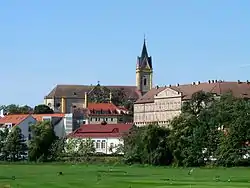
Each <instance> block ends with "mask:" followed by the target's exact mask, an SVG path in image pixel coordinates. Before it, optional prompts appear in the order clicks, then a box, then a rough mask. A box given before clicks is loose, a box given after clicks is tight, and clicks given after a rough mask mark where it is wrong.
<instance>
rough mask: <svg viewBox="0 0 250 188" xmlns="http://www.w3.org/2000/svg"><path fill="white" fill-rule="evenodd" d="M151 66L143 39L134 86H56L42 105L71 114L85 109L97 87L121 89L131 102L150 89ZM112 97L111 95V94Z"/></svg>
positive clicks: (151, 79) (151, 80) (151, 84)
mask: <svg viewBox="0 0 250 188" xmlns="http://www.w3.org/2000/svg"><path fill="white" fill-rule="evenodd" d="M152 86H153V65H152V58H151V56H149V55H148V50H147V46H146V41H145V39H144V42H143V47H142V52H141V56H139V57H137V63H136V81H135V86H112V85H108V86H100V84H99V83H98V84H97V85H56V86H55V88H54V89H53V90H52V91H51V92H49V94H48V95H47V96H45V97H44V104H45V105H47V106H49V107H50V108H52V109H53V110H54V112H60V113H71V112H72V107H76V106H77V107H82V108H84V107H85V98H86V96H91V95H94V93H95V91H96V90H97V88H98V87H99V88H100V87H105V88H107V89H109V90H110V91H112V90H113V89H121V90H123V92H124V93H125V95H126V97H127V98H128V99H130V100H132V101H136V100H138V99H139V98H140V97H141V96H143V95H144V94H145V93H147V92H148V91H149V90H151V89H152ZM111 95H112V93H111Z"/></svg>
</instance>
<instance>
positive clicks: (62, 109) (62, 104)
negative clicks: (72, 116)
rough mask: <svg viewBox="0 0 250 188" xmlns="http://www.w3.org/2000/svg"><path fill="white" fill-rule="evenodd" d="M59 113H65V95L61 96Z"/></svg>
mask: <svg viewBox="0 0 250 188" xmlns="http://www.w3.org/2000/svg"><path fill="white" fill-rule="evenodd" d="M61 113H63V114H65V113H66V99H65V97H62V98H61Z"/></svg>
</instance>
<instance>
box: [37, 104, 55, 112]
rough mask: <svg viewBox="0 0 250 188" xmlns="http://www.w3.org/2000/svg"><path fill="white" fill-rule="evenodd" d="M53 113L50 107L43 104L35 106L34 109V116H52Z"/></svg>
mask: <svg viewBox="0 0 250 188" xmlns="http://www.w3.org/2000/svg"><path fill="white" fill-rule="evenodd" d="M53 113H54V111H53V110H52V109H51V108H50V107H48V106H47V105H44V104H40V105H37V106H35V108H34V114H53Z"/></svg>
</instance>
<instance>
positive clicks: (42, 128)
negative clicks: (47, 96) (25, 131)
mask: <svg viewBox="0 0 250 188" xmlns="http://www.w3.org/2000/svg"><path fill="white" fill-rule="evenodd" d="M31 132H32V137H31V140H30V143H29V160H30V161H47V160H48V159H49V158H50V155H51V147H52V144H53V143H54V142H55V140H56V139H58V138H57V137H56V135H55V133H54V128H53V126H52V125H51V123H50V122H49V121H43V122H37V123H36V124H35V125H32V126H31Z"/></svg>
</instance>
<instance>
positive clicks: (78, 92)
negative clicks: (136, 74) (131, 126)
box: [45, 85, 140, 99]
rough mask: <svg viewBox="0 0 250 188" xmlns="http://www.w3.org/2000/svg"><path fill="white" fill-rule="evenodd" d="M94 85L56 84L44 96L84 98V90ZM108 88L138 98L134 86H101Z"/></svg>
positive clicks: (138, 94) (88, 90) (90, 88)
mask: <svg viewBox="0 0 250 188" xmlns="http://www.w3.org/2000/svg"><path fill="white" fill-rule="evenodd" d="M95 87H96V86H89V85H57V86H56V87H55V88H54V89H53V90H52V91H51V92H50V93H49V94H48V95H47V96H45V98H54V97H72V98H84V96H85V92H90V91H91V90H92V89H93V88H95ZM101 87H107V88H108V89H122V90H124V92H125V93H126V95H127V96H128V97H129V98H134V99H138V98H139V97H140V92H139V91H138V90H137V87H136V86H101Z"/></svg>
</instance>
